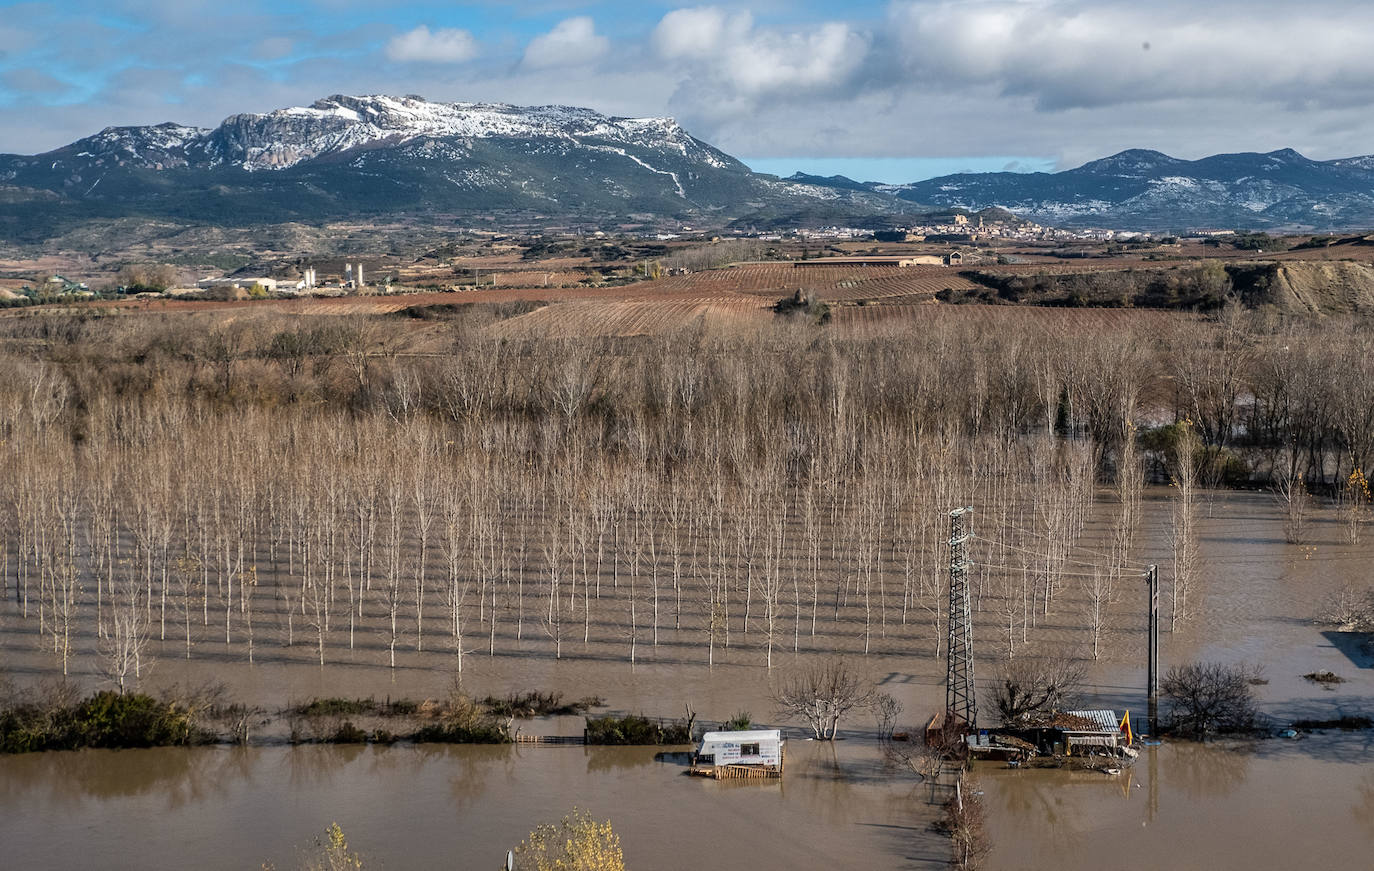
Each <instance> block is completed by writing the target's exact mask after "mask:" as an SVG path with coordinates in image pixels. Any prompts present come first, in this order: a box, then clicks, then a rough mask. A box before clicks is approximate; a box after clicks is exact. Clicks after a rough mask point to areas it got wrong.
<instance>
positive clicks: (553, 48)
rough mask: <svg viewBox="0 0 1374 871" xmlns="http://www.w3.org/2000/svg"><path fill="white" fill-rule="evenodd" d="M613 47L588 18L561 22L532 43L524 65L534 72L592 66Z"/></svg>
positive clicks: (526, 52)
mask: <svg viewBox="0 0 1374 871" xmlns="http://www.w3.org/2000/svg"><path fill="white" fill-rule="evenodd" d="M610 48H611V41H610V40H609V39H607V38H606V37H604V36H600V35H598V34H597V32H596V24H595V22H593V21H592V19H591V18H589V17H587V16H585V15H584V16H578V17H577V18H569V19H567V20H565V21H560V22H559V23H558V25H557V26H556V27H554V29H553V30H551V31H549V32H548V33H545V34H542V35H540V36H536V37H535V38H534V39H532V40H530V44H529V46H528V47H527V48H526V49H525V59H524V61H523V62H524V64H525V66H527V67H530V68H532V69H545V68H548V67H565V66H576V65H578V64H585V63H590V62H591V61H594V60H596V59H597V58H599V57H601V56H602V55H604V54H606V52H607V51H609V50H610Z"/></svg>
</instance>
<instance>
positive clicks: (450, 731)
mask: <svg viewBox="0 0 1374 871" xmlns="http://www.w3.org/2000/svg"><path fill="white" fill-rule="evenodd" d="M414 740H415V743H417V744H509V743H510V736H509V735H507V734H506V732H505V730H504V729H502V728H501V726H500V725H499V724H497V723H494V722H482V723H468V724H465V723H436V724H434V725H432V726H425V727H424V728H423V729H421V730H420V731H418V732H416V733H415V735H414Z"/></svg>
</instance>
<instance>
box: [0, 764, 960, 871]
mask: <svg viewBox="0 0 1374 871" xmlns="http://www.w3.org/2000/svg"><path fill="white" fill-rule="evenodd" d="M683 771H684V768H683V765H682V760H680V759H677V758H666V759H665V758H662V757H659V756H658V753H657V751H656V750H655V749H654V748H637V747H632V748H609V747H605V748H590V747H589V748H582V747H536V748H514V747H423V748H417V747H391V748H376V747H366V748H365V747H318V746H317V747H294V748H293V747H259V748H248V749H230V748H196V749H159V750H139V751H119V752H108V751H83V752H76V753H46V754H33V755H28V756H18V757H4V758H0V843H3V844H4V845H5V846H4V852H5V859H4V863H3V864H4V866H5V867H9V868H80V867H95V866H97V865H98V866H99V867H103V868H130V869H132V868H203V869H211V868H226V869H227V868H258V867H260V866H261V864H262V863H263V862H268V861H271V862H274V863H275V864H276V866H277V867H279V868H291V867H295V865H296V863H297V861H298V860H299V852H298V848H299V847H301V846H304V845H305V844H307V843H308V842H309V841H310V839H311V838H312V837H313V835H314V834H316V833H319V832H322V831H323V828H324V827H325V826H327V825H328V824H329V823H330V822H334V821H337V822H338V823H339V824H340V825H341V826H342V827H343V829H344V831H345V832H346V833H347V835H348V837H349V842H350V845H351V846H353V847H354V848H355V849H357V850H358V851H359V852H361V853H363V854H364V855H365V857H366V858H367V859H368V867H369V868H373V867H385V868H457V869H463V868H496V867H499V866H500V864H501V862H502V860H503V859H504V857H505V851H506V850H507V849H508V848H510V847H512V846H514V845H515V844H516V843H518V842H519V841H520V840H521V839H522V838H523V837H524V836H525V835H526V834H527V833H528V832H529V830H530V828H531V827H532V826H533V825H535V824H536V823H538V822H540V821H544V820H550V821H552V820H557V819H558V818H559V817H561V816H562V815H563V814H565V813H567V812H568V811H569V810H570V809H571V808H572V807H574V806H577V807H580V808H584V809H586V810H587V811H589V812H590V813H591V814H593V815H594V816H596V817H598V818H602V819H611V820H612V821H613V823H614V826H615V829H616V831H617V832H618V833H619V834H620V836H621V839H622V844H623V846H624V849H625V855H626V858H627V860H628V863H629V865H630V867H632V868H636V869H662V871H674V869H682V871H688V869H699V868H713V869H740V871H745V869H769V868H777V869H782V868H796V869H809V868H815V869H833V868H846V867H867V868H913V869H914V868H937V867H942V863H943V861H944V860H945V858H946V856H947V850H946V847H945V844H944V843H943V842H942V841H941V840H940V839H939V838H938V837H937V836H935V835H933V834H932V833H931V832H930V831H929V826H928V819H925V818H923V816H922V811H921V808H922V807H923V805H922V798H923V796H921V795H918V794H916V793H918V792H919V789H918V788H916V787H914V786H913V785H912V784H911V783H910V782H904V781H900V780H896V781H894V780H893V779H892V778H890V777H887V776H885V775H884V773H883V772H882V770H881V767H880V763H879V760H878V756H877V754H876V753H875V752H874V748H873V746H872V745H871V744H869V743H867V742H863V741H857V740H856V741H853V742H845V741H842V742H839V744H838V745H836V746H834V747H827V746H821V745H817V744H815V743H811V742H805V741H797V742H793V743H792V744H791V745H790V748H789V752H788V761H787V777H786V779H785V780H783V781H782V782H772V783H768V784H763V785H760V784H743V783H728V782H726V783H717V782H715V781H708V780H703V779H700V778H691V777H686V776H684V774H683Z"/></svg>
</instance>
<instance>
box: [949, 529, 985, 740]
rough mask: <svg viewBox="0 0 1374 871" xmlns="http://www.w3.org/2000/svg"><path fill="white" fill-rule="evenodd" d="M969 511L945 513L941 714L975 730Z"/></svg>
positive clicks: (976, 710)
mask: <svg viewBox="0 0 1374 871" xmlns="http://www.w3.org/2000/svg"><path fill="white" fill-rule="evenodd" d="M972 514H973V509H972V508H956V509H954V510H953V511H951V512H949V644H948V646H947V647H946V648H945V652H946V653H945V655H946V657H947V659H946V668H945V710H946V712H947V713H946V718H947V720H949V721H951V722H953V721H954V720H955V718H958V720H959V721H962V722H963V724H964V725H965V726H967V727H968V728H970V729H976V728H977V727H978V698H977V696H976V695H975V694H974V690H973V617H972V615H971V613H970V610H969V600H968V570H969V566H970V565H971V564H970V562H969V559H968V540H969V539H970V538H972V537H973V533H972V532H971V531H969V530H968V529H967V528H966V526H965V523H966V521H968V520H970V519H971V515H972Z"/></svg>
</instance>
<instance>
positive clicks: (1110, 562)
mask: <svg viewBox="0 0 1374 871" xmlns="http://www.w3.org/2000/svg"><path fill="white" fill-rule="evenodd" d="M979 541H985V542H987V543H988V544H989V545H991V546H993V547H1002V548H1006V549H1007V550H1015V551H1020V552H1021V553H1028V554H1030V555H1031V556H1039V557H1043V556H1045V554H1044V553H1043V552H1041V551H1038V550H1031V549H1030V548H1028V547H1020V546H1018V545H1015V544H1008V543H1006V542H1004V541H994V540H992V539H990V538H980V539H979ZM1103 558H1104V559H1106V560H1107V563H1108V565H1113V564H1116V559H1115V557H1108V556H1104V557H1103ZM1058 559H1059V561H1060V562H1065V563H1074V564H1076V565H1081V566H1093V567H1098V566H1100V565H1101V563H1096V562H1092V561H1089V560H1083V559H1075V558H1074V557H1072V556H1070V555H1067V554H1066V555H1064V556H1062V557H1058ZM1120 566H1121V567H1122V568H1132V569H1135V568H1138V569H1140V570H1142V571H1143V570H1144V569H1145V568H1146V565H1145V563H1137V562H1135V561H1134V560H1122V561H1121V563H1120Z"/></svg>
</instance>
